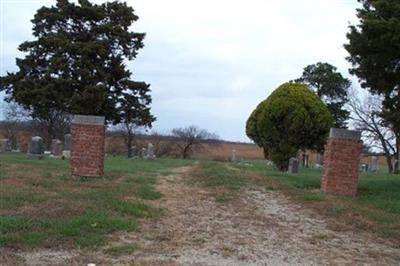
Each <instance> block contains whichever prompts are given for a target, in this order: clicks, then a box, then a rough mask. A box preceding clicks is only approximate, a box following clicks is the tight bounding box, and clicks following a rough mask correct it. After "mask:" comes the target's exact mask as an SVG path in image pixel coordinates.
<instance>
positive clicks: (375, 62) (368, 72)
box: [344, 0, 400, 159]
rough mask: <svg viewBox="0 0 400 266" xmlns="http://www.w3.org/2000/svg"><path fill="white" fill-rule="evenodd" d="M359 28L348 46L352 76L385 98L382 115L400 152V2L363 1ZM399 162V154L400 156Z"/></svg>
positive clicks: (352, 29) (352, 31)
mask: <svg viewBox="0 0 400 266" xmlns="http://www.w3.org/2000/svg"><path fill="white" fill-rule="evenodd" d="M359 2H361V3H362V7H361V8H359V9H357V17H358V18H359V24H358V25H352V26H350V30H349V32H348V33H347V39H348V43H347V44H345V45H344V47H345V49H346V50H347V52H348V53H349V54H350V56H349V57H347V60H348V61H349V62H351V64H352V68H351V69H350V73H351V74H353V75H356V76H357V77H358V79H359V81H360V83H361V86H362V87H363V88H365V89H368V90H370V91H371V92H372V93H374V94H379V95H383V96H384V101H383V107H384V108H383V109H384V111H383V112H382V113H381V116H382V118H383V119H384V121H385V122H386V123H387V125H389V126H390V127H391V128H392V129H393V131H394V132H395V135H396V142H397V147H398V148H397V150H398V151H399V150H400V1H399V0H374V1H372V0H371V1H365V0H363V1H360V0H359ZM398 157H399V159H400V154H398Z"/></svg>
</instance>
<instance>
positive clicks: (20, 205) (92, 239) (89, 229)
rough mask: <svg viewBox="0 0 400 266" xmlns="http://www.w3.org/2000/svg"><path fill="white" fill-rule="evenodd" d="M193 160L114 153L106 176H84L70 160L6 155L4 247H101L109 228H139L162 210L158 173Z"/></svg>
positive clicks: (1, 159) (0, 224)
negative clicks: (143, 220)
mask: <svg viewBox="0 0 400 266" xmlns="http://www.w3.org/2000/svg"><path fill="white" fill-rule="evenodd" d="M191 163H192V161H184V160H177V159H155V160H142V159H127V158H124V157H108V158H106V161H105V175H104V177H103V178H79V177H72V176H71V175H70V170H69V164H68V161H64V160H54V159H50V158H45V159H44V160H29V159H27V158H26V155H25V154H16V153H13V154H10V153H9V154H0V247H10V248H33V247H53V248H54V247H64V248H69V247H75V248H76V247H78V248H96V247H98V246H101V245H103V244H105V243H106V242H107V237H106V236H107V234H109V233H112V232H115V231H135V230H138V229H139V226H140V219H141V218H150V219H151V218H155V217H157V216H158V215H159V214H160V211H161V210H159V209H157V208H154V207H152V206H151V200H154V199H158V198H160V197H162V195H161V194H160V193H159V192H157V191H155V189H154V184H155V182H156V180H157V176H158V175H160V174H165V173H167V172H168V171H170V169H172V168H176V167H180V166H184V165H188V164H191ZM131 249H133V248H132V247H127V250H128V251H129V250H131ZM110 252H118V251H113V250H111V251H110Z"/></svg>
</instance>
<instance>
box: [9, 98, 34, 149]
mask: <svg viewBox="0 0 400 266" xmlns="http://www.w3.org/2000/svg"><path fill="white" fill-rule="evenodd" d="M3 116H4V121H3V122H2V128H3V134H4V137H6V138H8V139H9V140H10V141H11V145H12V148H13V149H17V138H18V132H19V131H20V130H21V123H22V122H24V121H27V120H29V119H30V112H29V111H27V110H25V109H24V108H22V107H21V106H20V105H18V104H17V103H15V102H10V103H7V104H5V107H4V109H3Z"/></svg>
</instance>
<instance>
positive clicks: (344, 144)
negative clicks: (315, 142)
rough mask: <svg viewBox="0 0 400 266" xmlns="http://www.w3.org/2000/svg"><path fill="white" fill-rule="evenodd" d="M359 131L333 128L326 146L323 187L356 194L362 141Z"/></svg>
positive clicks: (349, 194)
mask: <svg viewBox="0 0 400 266" xmlns="http://www.w3.org/2000/svg"><path fill="white" fill-rule="evenodd" d="M360 138H361V133H360V132H358V131H352V130H346V129H337V128H332V129H331V132H330V136H329V139H328V142H327V144H326V146H325V154H324V169H323V174H322V182H321V189H322V191H323V192H326V193H333V194H338V195H345V196H356V195H357V185H358V171H359V164H360V154H361V149H362V143H361V141H360Z"/></svg>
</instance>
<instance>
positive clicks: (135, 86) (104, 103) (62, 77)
mask: <svg viewBox="0 0 400 266" xmlns="http://www.w3.org/2000/svg"><path fill="white" fill-rule="evenodd" d="M137 19H138V17H137V16H136V15H135V14H134V10H133V9H132V8H131V7H129V6H127V4H126V3H121V2H118V1H114V2H107V3H103V4H101V5H97V4H92V3H90V2H89V1H87V0H79V1H78V4H75V3H71V2H69V1H68V0H57V3H56V5H55V6H52V7H42V8H40V9H39V10H38V11H37V13H36V15H35V16H34V18H33V20H32V23H33V24H34V26H33V35H34V37H35V39H34V40H33V41H26V42H24V43H22V44H21V45H20V46H19V50H20V51H22V52H25V53H27V55H26V56H25V58H23V59H19V58H18V59H17V60H16V63H17V66H18V68H19V70H18V71H17V72H16V73H7V75H6V76H4V77H1V79H0V82H1V90H3V91H5V92H6V96H7V97H6V100H8V101H15V102H17V103H19V104H21V105H22V106H23V107H24V108H26V109H29V110H31V111H32V116H33V117H35V118H39V119H44V120H46V118H47V117H48V116H49V113H51V112H53V111H61V112H65V113H70V114H84V115H101V116H105V118H106V121H107V122H108V123H113V124H116V123H119V122H124V121H125V120H126V119H130V120H131V122H134V123H137V124H139V125H144V126H151V122H153V121H154V120H155V118H154V117H153V116H152V115H151V114H150V108H149V105H150V103H151V96H150V94H149V93H150V89H149V85H148V84H146V83H145V82H136V81H134V80H132V79H131V76H132V73H131V72H130V71H129V70H127V69H126V65H125V64H126V61H128V60H133V59H135V57H136V55H137V52H138V50H139V49H141V48H142V47H143V38H144V36H145V34H144V33H137V32H132V31H130V29H129V27H130V26H131V25H132V24H133V23H134V22H135V21H136V20H137ZM128 122H129V121H128Z"/></svg>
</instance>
